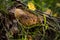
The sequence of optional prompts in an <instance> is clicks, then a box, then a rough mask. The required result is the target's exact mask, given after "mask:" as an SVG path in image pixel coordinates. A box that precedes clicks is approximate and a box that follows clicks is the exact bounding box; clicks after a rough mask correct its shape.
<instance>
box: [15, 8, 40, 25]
mask: <svg viewBox="0 0 60 40" xmlns="http://www.w3.org/2000/svg"><path fill="white" fill-rule="evenodd" d="M14 14H15V17H16V18H17V19H18V20H19V22H21V23H22V24H24V25H26V26H30V25H33V24H36V23H38V20H39V21H40V20H41V18H38V17H37V16H36V15H34V14H32V13H30V12H28V11H26V10H22V9H18V8H16V9H15V12H14ZM39 17H40V16H39Z"/></svg>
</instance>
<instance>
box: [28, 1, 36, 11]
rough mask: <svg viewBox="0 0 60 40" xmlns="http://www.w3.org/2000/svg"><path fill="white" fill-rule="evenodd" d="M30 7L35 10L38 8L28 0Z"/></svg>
mask: <svg viewBox="0 0 60 40" xmlns="http://www.w3.org/2000/svg"><path fill="white" fill-rule="evenodd" d="M28 8H29V9H30V10H33V11H35V10H36V7H35V5H34V4H33V3H32V2H28Z"/></svg>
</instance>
